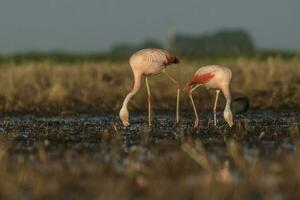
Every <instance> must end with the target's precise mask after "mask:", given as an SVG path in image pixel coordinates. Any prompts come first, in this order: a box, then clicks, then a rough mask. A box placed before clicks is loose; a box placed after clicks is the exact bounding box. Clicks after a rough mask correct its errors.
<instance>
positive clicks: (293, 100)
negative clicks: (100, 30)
mask: <svg viewBox="0 0 300 200" xmlns="http://www.w3.org/2000/svg"><path fill="white" fill-rule="evenodd" d="M207 64H220V65H225V66H228V67H229V68H231V69H232V71H233V74H234V78H233V80H232V85H231V86H232V96H233V98H235V97H240V96H248V97H249V98H250V101H251V108H252V109H251V110H250V111H249V112H248V113H245V114H244V115H236V116H234V122H235V125H234V126H233V127H232V128H229V127H228V126H227V124H225V122H224V120H223V118H222V115H221V113H219V115H218V118H219V122H218V126H217V127H214V126H213V124H212V123H211V122H212V119H213V118H212V114H211V113H212V112H211V109H212V106H213V99H214V95H215V93H214V92H212V91H207V90H206V89H205V88H201V89H199V90H198V91H197V92H195V96H196V98H195V99H197V100H196V104H197V106H198V107H199V111H200V109H202V110H203V111H204V112H203V114H201V115H202V116H204V117H202V119H201V127H200V129H194V128H192V121H193V119H192V115H193V112H192V109H191V105H190V102H189V99H188V97H187V94H186V92H183V93H182V96H181V101H182V104H181V106H182V113H183V112H184V111H185V113H184V114H183V115H182V118H181V122H180V125H178V126H175V125H174V114H175V101H176V94H175V93H176V88H175V86H174V85H173V84H172V83H171V82H169V80H168V79H166V78H165V77H164V75H158V76H153V77H151V78H150V84H151V87H152V93H153V100H154V112H156V113H155V114H160V115H155V117H154V120H153V126H152V127H151V128H149V127H147V123H146V121H147V118H146V115H145V114H144V113H145V112H146V111H147V107H146V105H147V103H146V102H147V96H146V94H147V93H146V88H145V85H144V84H143V87H142V88H141V91H140V92H139V93H138V94H137V95H136V96H135V97H134V98H133V99H132V101H131V102H130V104H129V105H130V108H129V109H130V111H132V112H133V113H134V112H135V114H133V115H131V122H132V123H131V126H129V127H128V128H126V129H124V128H123V127H122V126H121V123H120V121H119V119H118V117H117V113H118V111H119V109H120V107H121V104H122V101H123V98H124V97H125V95H126V94H127V93H128V92H129V91H130V90H131V88H132V85H133V77H132V72H131V69H130V67H129V64H128V63H127V62H124V61H121V62H120V61H118V62H117V61H115V62H107V61H106V62H104V61H103V62H92V61H86V62H75V63H73V64H70V63H69V64H68V63H66V62H65V63H63V62H54V61H51V60H48V61H37V62H22V63H17V62H14V61H12V62H3V63H1V66H0V113H1V118H0V163H1V164H0V199H108V200H109V199H133V200H136V199H297V198H299V197H300V193H299V187H300V173H299V167H300V135H299V122H300V115H299V108H300V94H299V89H300V57H299V56H295V57H292V58H288V59H286V58H285V59H283V58H281V57H269V58H267V59H257V58H245V57H244V58H242V57H240V58H224V59H216V60H214V62H211V61H209V60H208V59H206V60H198V61H196V60H190V59H185V58H183V59H182V64H180V65H173V66H170V67H169V68H168V71H169V73H170V74H171V75H172V76H173V77H176V78H177V79H178V80H179V81H180V83H181V85H182V87H183V86H184V85H185V84H186V83H187V81H188V80H189V79H190V78H191V77H192V75H193V74H194V72H195V71H196V70H197V69H198V67H200V66H203V65H207ZM222 104H223V105H224V99H223V98H222V103H220V105H219V110H220V109H221V108H222ZM286 108H287V109H286ZM141 111H142V112H143V113H141ZM62 113H65V114H62ZM29 114H31V115H29ZM60 114H62V115H60Z"/></svg>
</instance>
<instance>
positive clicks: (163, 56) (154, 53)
mask: <svg viewBox="0 0 300 200" xmlns="http://www.w3.org/2000/svg"><path fill="white" fill-rule="evenodd" d="M133 56H134V57H140V58H141V61H142V62H143V63H145V64H147V65H148V66H157V65H158V66H167V65H171V64H177V63H180V60H179V59H178V58H176V57H175V56H173V55H171V54H170V53H169V52H168V51H166V50H163V49H152V48H151V49H142V50H140V51H138V52H136V53H135V54H134V55H133Z"/></svg>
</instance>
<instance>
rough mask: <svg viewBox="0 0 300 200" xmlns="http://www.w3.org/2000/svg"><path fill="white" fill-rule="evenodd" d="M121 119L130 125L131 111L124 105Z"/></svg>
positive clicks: (124, 123)
mask: <svg viewBox="0 0 300 200" xmlns="http://www.w3.org/2000/svg"><path fill="white" fill-rule="evenodd" d="M119 116H120V119H121V121H122V123H123V125H124V126H129V113H128V110H127V109H126V108H125V107H122V108H121V110H120V113H119Z"/></svg>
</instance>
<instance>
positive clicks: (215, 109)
mask: <svg viewBox="0 0 300 200" xmlns="http://www.w3.org/2000/svg"><path fill="white" fill-rule="evenodd" d="M219 93H220V90H216V99H215V105H214V110H213V112H214V124H215V126H217V103H218V98H219Z"/></svg>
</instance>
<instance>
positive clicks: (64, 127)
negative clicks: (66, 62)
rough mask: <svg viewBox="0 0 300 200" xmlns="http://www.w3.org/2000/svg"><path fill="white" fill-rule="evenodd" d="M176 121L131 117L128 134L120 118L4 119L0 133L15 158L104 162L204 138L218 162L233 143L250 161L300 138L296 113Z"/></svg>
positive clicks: (163, 117) (165, 117)
mask: <svg viewBox="0 0 300 200" xmlns="http://www.w3.org/2000/svg"><path fill="white" fill-rule="evenodd" d="M174 118H175V117H174V116H173V114H163V115H156V116H155V117H154V120H153V126H152V127H151V128H149V127H147V121H146V119H147V116H146V115H141V114H139V115H137V114H136V115H134V114H132V115H131V126H130V127H128V128H126V129H124V128H123V127H122V126H121V123H120V122H119V119H118V117H117V116H116V115H101V114H99V115H76V116H75V115H74V116H45V117H43V116H34V115H18V116H6V117H4V118H2V120H1V122H0V133H1V135H3V136H4V138H6V139H8V140H9V141H11V143H12V144H13V145H12V146H11V148H10V153H11V155H12V156H14V155H18V154H24V155H27V156H29V157H30V155H35V154H36V153H37V151H38V148H39V146H41V145H43V146H45V150H46V152H47V153H48V154H47V156H49V157H50V158H53V159H55V158H59V157H60V156H62V155H64V154H65V152H73V153H74V152H75V153H74V154H75V155H76V156H78V155H82V154H83V155H87V154H88V155H89V156H91V157H93V158H95V159H96V160H97V159H98V160H100V161H103V160H105V158H106V157H107V156H111V154H109V153H108V152H109V151H110V150H111V149H113V148H114V147H116V146H118V148H121V149H122V151H124V152H126V150H128V149H129V148H140V149H141V152H143V153H141V155H143V156H146V155H149V154H151V151H152V150H153V147H154V146H155V145H157V143H161V142H166V141H167V142H171V143H172V142H173V143H175V144H179V145H180V144H181V143H182V141H183V140H184V139H186V138H187V137H189V138H194V139H196V138H198V139H200V140H201V141H202V143H203V144H204V146H205V148H206V150H207V151H208V152H209V153H210V155H211V157H219V158H221V157H223V156H225V157H226V155H225V154H224V148H225V144H226V140H228V139H229V138H234V139H236V140H237V141H239V143H240V144H242V146H243V148H244V152H245V154H246V155H245V156H246V157H247V158H248V159H251V158H252V157H253V156H257V155H259V156H263V157H264V156H269V155H271V154H274V153H275V154H278V153H280V154H282V153H287V152H288V153H292V152H293V151H295V150H296V148H297V147H296V146H295V145H294V143H293V137H294V136H295V134H296V135H297V134H298V133H299V122H300V112H297V111H279V112H271V111H255V112H249V113H247V114H244V115H238V116H235V126H234V127H232V128H229V127H228V125H227V124H226V123H225V122H224V120H223V118H222V115H221V114H219V116H218V119H219V121H218V125H217V126H216V127H214V126H213V116H212V114H211V113H202V114H201V128H200V129H194V128H192V122H193V120H192V116H191V115H185V114H184V115H183V117H182V119H181V122H180V125H176V124H174ZM297 130H298V132H297ZM293 134H294V135H293ZM155 147H156V146H155ZM166 149H167V147H166ZM110 153H111V152H110Z"/></svg>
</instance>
